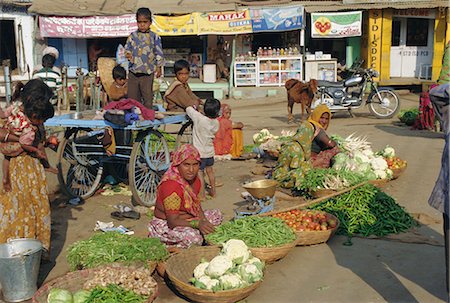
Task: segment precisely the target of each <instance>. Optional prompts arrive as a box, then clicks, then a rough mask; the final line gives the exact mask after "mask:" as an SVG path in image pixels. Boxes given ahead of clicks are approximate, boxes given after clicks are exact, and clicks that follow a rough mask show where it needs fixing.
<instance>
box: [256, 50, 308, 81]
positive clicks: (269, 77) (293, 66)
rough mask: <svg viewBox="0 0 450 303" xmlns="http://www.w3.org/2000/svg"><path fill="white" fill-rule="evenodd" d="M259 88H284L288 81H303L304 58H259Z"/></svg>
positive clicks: (298, 56)
mask: <svg viewBox="0 0 450 303" xmlns="http://www.w3.org/2000/svg"><path fill="white" fill-rule="evenodd" d="M257 61H258V70H259V71H258V84H257V85H258V86H283V85H284V83H285V82H286V81H287V80H288V79H292V78H293V79H297V80H302V79H303V68H302V66H303V64H302V57H301V56H300V55H297V56H277V57H268V56H262V57H258V59H257Z"/></svg>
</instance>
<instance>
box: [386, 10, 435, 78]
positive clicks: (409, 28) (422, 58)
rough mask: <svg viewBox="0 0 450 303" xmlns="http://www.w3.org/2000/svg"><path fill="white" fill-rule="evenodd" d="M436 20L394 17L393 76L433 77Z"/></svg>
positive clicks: (391, 70)
mask: <svg viewBox="0 0 450 303" xmlns="http://www.w3.org/2000/svg"><path fill="white" fill-rule="evenodd" d="M433 21H434V20H433V19H427V18H405V17H394V18H393V19H392V40H391V41H392V45H391V58H390V59H391V64H390V66H391V67H390V75H391V77H414V78H424V79H425V78H428V77H431V63H432V61H433V36H434V28H433V25H434V22H433Z"/></svg>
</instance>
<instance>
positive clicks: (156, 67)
mask: <svg viewBox="0 0 450 303" xmlns="http://www.w3.org/2000/svg"><path fill="white" fill-rule="evenodd" d="M136 21H137V26H138V30H137V31H135V32H133V33H131V34H130V36H129V37H128V39H127V43H126V44H125V52H126V53H125V54H126V57H127V59H128V61H129V71H130V73H129V75H128V98H131V99H134V100H137V101H139V102H142V103H143V104H144V106H145V107H147V108H150V109H151V108H152V106H153V79H154V77H155V76H156V78H158V77H159V76H160V75H161V67H162V65H163V64H164V55H163V50H162V44H161V38H160V37H159V36H158V35H157V34H155V33H154V32H152V31H151V30H150V25H151V24H152V13H151V11H150V10H149V9H148V8H144V7H141V8H139V9H138V10H137V12H136Z"/></svg>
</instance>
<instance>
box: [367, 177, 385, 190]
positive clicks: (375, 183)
mask: <svg viewBox="0 0 450 303" xmlns="http://www.w3.org/2000/svg"><path fill="white" fill-rule="evenodd" d="M388 182H389V180H388V179H376V180H370V181H369V184H372V185H373V186H376V187H378V188H381V187H383V186H385V185H386V183H388Z"/></svg>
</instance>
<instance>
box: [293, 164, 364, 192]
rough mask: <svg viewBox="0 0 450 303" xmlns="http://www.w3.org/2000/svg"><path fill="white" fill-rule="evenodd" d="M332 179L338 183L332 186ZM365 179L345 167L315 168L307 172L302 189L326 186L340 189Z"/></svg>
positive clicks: (315, 188)
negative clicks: (337, 168)
mask: <svg viewBox="0 0 450 303" xmlns="http://www.w3.org/2000/svg"><path fill="white" fill-rule="evenodd" d="M330 181H334V183H336V185H335V186H331V182H330ZM364 181H367V178H366V177H365V176H364V175H362V174H359V173H356V172H352V171H348V170H344V169H339V170H336V169H333V168H315V169H311V170H309V171H308V172H307V173H306V174H305V177H304V179H303V181H302V184H301V186H300V190H303V191H305V192H309V191H314V190H318V189H324V188H330V189H336V190H339V189H343V188H346V187H350V186H353V185H356V184H359V183H361V182H364Z"/></svg>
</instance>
